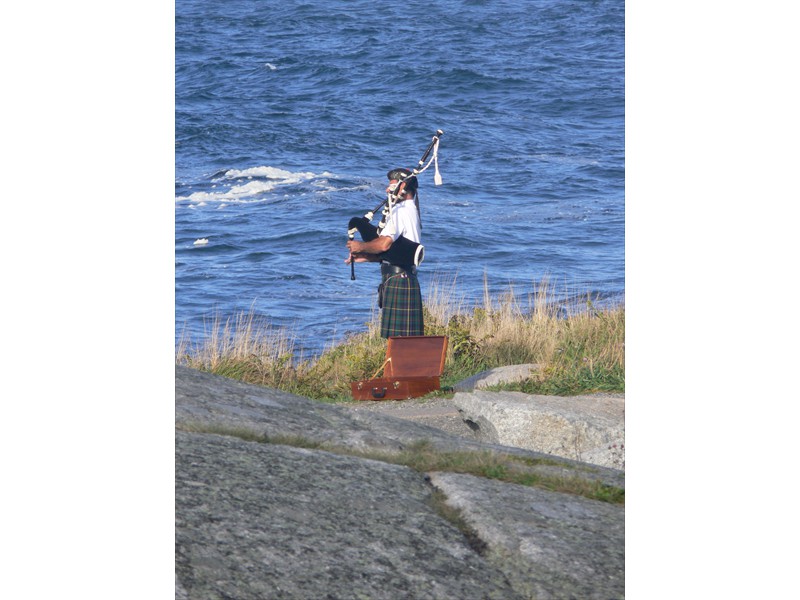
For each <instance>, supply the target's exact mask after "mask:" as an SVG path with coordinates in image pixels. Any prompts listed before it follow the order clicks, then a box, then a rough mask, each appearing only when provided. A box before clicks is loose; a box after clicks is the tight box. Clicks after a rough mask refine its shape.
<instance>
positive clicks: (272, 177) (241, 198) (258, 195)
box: [176, 166, 332, 203]
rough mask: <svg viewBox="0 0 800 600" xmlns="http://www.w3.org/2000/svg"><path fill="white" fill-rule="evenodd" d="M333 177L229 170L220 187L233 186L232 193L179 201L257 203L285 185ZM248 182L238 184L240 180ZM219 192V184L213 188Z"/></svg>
mask: <svg viewBox="0 0 800 600" xmlns="http://www.w3.org/2000/svg"><path fill="white" fill-rule="evenodd" d="M327 177H332V174H331V173H328V172H327V171H326V172H324V173H321V174H317V173H312V172H310V171H305V172H297V173H294V172H292V171H286V170H284V169H277V168H275V167H267V166H264V167H252V168H249V169H229V170H228V171H225V173H224V174H223V175H222V177H221V179H217V180H216V181H224V182H225V183H222V184H221V185H219V187H221V188H224V187H225V186H226V185H228V183H227V182H232V183H231V184H230V187H229V188H228V189H222V190H219V191H217V190H216V189H215V190H214V191H213V192H205V191H204V192H194V193H192V194H190V195H188V196H178V197H177V198H176V201H179V202H180V201H189V202H192V203H205V202H254V201H259V200H263V196H264V195H265V194H267V193H268V192H271V191H272V190H274V189H276V188H278V187H280V186H285V185H292V184H297V183H302V182H304V181H311V180H314V179H324V178H327ZM243 179H244V180H246V182H242V183H235V182H237V181H238V180H243ZM212 187H213V188H217V185H216V184H215V185H214V186H212Z"/></svg>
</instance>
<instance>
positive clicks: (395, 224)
mask: <svg viewBox="0 0 800 600" xmlns="http://www.w3.org/2000/svg"><path fill="white" fill-rule="evenodd" d="M419 230H420V226H419V213H418V212H417V206H416V204H414V201H413V200H404V201H403V202H398V203H397V204H395V205H394V206H393V207H392V212H391V215H389V218H388V219H386V227H384V228H383V230H382V231H381V235H386V236H389V237H390V238H392V241H393V242H394V241H397V238H398V237H400V236H401V235H402V236H403V237H405V238H406V239H407V240H411V241H412V242H416V243H418V244H419V243H421V242H422V239H421V238H420V233H419Z"/></svg>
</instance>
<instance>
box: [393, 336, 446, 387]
mask: <svg viewBox="0 0 800 600" xmlns="http://www.w3.org/2000/svg"><path fill="white" fill-rule="evenodd" d="M446 354H447V337H446V336H443V335H410V336H403V337H390V338H389V340H388V342H387V346H386V368H385V369H384V377H440V376H441V375H442V371H444V358H445V355H446Z"/></svg>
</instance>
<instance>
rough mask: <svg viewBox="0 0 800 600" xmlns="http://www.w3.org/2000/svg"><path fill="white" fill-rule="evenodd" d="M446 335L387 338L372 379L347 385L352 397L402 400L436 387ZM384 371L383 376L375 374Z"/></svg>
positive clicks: (441, 369)
mask: <svg viewBox="0 0 800 600" xmlns="http://www.w3.org/2000/svg"><path fill="white" fill-rule="evenodd" d="M446 354H447V337H446V336H442V335H412V336H405V337H390V338H389V339H388V341H387V343H386V361H385V362H384V363H383V365H382V366H381V368H380V369H378V371H377V372H376V373H375V375H373V378H372V379H365V380H362V381H355V382H353V383H351V384H350V387H351V389H352V392H353V399H354V400H405V399H408V398H418V397H420V396H424V395H425V394H427V393H428V392H432V391H434V390H438V389H439V378H440V377H441V375H442V371H443V370H444V358H445V355H446ZM381 370H382V371H383V377H377V376H378V374H379V373H380V372H381Z"/></svg>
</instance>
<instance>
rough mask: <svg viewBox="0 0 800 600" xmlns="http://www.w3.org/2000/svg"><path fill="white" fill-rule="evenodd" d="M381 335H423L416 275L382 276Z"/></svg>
mask: <svg viewBox="0 0 800 600" xmlns="http://www.w3.org/2000/svg"><path fill="white" fill-rule="evenodd" d="M382 286H383V298H382V304H383V310H382V313H381V337H385V338H386V337H389V336H405V335H424V329H425V328H424V324H423V322H422V292H421V291H420V288H419V280H417V276H416V275H414V274H411V273H407V274H406V276H405V277H401V276H399V275H388V276H384V277H383V284H382Z"/></svg>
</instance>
